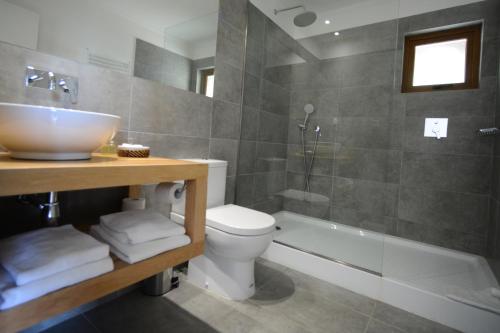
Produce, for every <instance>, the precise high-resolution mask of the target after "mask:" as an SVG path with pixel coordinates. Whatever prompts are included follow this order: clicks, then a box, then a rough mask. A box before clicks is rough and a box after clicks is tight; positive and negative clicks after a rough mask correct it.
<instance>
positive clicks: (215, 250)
mask: <svg viewBox="0 0 500 333" xmlns="http://www.w3.org/2000/svg"><path fill="white" fill-rule="evenodd" d="M189 161H193V162H200V163H207V164H208V186H207V192H208V193H207V213H206V241H205V254H204V255H201V256H198V257H196V258H193V259H191V260H190V261H189V268H188V281H190V282H191V283H193V284H195V285H197V286H199V287H201V288H204V289H208V290H210V291H213V292H215V293H218V294H219V295H222V296H224V297H226V298H229V299H232V300H244V299H247V298H249V297H251V296H252V295H253V294H254V293H255V277H254V264H255V259H256V258H257V257H258V256H260V255H261V254H262V253H263V252H264V251H265V250H266V249H267V247H268V246H269V244H270V243H271V241H272V238H273V231H274V229H275V228H274V224H275V220H274V217H272V216H271V215H269V214H265V213H262V212H258V211H255V210H253V209H248V208H244V207H240V206H237V205H224V196H225V191H226V171H227V162H226V161H218V160H202V159H194V160H189ZM170 217H171V219H172V220H173V221H175V222H177V223H183V222H184V201H183V202H181V203H179V204H176V205H173V206H172V212H171V214H170Z"/></svg>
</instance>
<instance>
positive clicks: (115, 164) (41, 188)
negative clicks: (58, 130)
mask: <svg viewBox="0 0 500 333" xmlns="http://www.w3.org/2000/svg"><path fill="white" fill-rule="evenodd" d="M207 170H208V167H207V165H206V164H200V163H194V162H188V161H181V160H172V159H166V158H157V157H149V158H127V157H118V156H116V155H103V154H93V155H92V159H90V160H82V161H34V160H16V159H12V158H10V156H9V154H8V153H0V196H7V195H18V194H32V193H44V192H50V191H70V190H82V189H91V188H103V187H114V186H126V185H133V184H153V183H159V182H168V181H174V180H180V179H195V178H198V177H200V176H206V174H207V172H208V171H207Z"/></svg>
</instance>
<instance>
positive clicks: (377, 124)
mask: <svg viewBox="0 0 500 333" xmlns="http://www.w3.org/2000/svg"><path fill="white" fill-rule="evenodd" d="M491 5H492V4H491V3H490V2H479V3H474V4H471V5H467V6H461V7H455V8H450V9H446V10H441V11H437V12H432V13H427V14H423V15H418V16H412V17H407V18H403V19H399V20H394V21H387V22H381V23H377V24H372V25H369V26H365V27H359V28H354V29H349V30H345V31H342V33H341V35H340V36H339V37H338V38H337V39H336V40H335V41H334V42H332V36H331V35H328V36H316V37H312V38H309V39H306V40H300V42H301V43H302V44H303V45H308V46H310V45H314V48H313V49H311V50H313V53H314V55H312V54H310V53H309V54H307V55H306V54H304V51H303V50H302V48H300V46H299V45H298V43H297V42H296V41H293V40H292V39H291V38H290V37H289V36H287V35H286V34H285V33H284V32H283V31H280V30H279V28H277V27H275V26H274V25H271V24H268V23H267V22H268V21H267V20H266V18H265V17H263V15H262V14H259V12H258V11H257V10H256V9H252V11H251V12H250V21H249V37H248V44H247V73H246V78H245V89H244V90H245V91H244V94H245V97H244V104H245V105H246V106H245V107H244V109H243V110H244V111H243V112H244V114H243V121H242V133H243V137H242V142H241V143H242V144H241V148H240V149H241V152H242V153H243V152H244V151H246V152H247V153H246V155H245V157H244V158H240V163H239V169H238V171H239V173H240V175H239V176H238V191H237V202H239V203H242V204H245V205H249V206H252V207H255V208H258V209H259V208H260V207H259V204H258V203H259V200H265V202H267V206H266V207H265V208H266V209H270V207H271V208H272V210H271V211H277V210H281V209H285V210H290V211H295V212H298V213H302V214H306V215H310V216H315V217H320V218H323V219H325V220H335V221H339V222H341V223H344V224H351V225H354V226H360V227H363V228H367V229H371V230H376V231H381V232H386V233H388V234H393V235H397V236H401V237H404V238H408V239H413V240H418V241H423V242H427V243H431V244H436V245H440V246H445V247H448V248H453V249H458V250H463V251H467V252H472V253H478V254H483V255H484V254H486V252H487V237H488V234H489V233H490V234H491V231H489V228H488V226H489V221H490V216H489V215H490V214H489V213H490V212H491V211H490V198H491V194H492V193H493V197H496V199H493V200H491V201H492V202H493V203H496V205H497V206H498V190H496V192H495V186H492V184H493V182H492V181H491V178H490V176H489V175H491V174H492V173H493V174H495V175H498V173H499V172H498V170H499V169H498V165H499V164H498V160H499V157H498V151H499V150H498V149H497V155H496V161H497V164H494V161H493V155H492V152H493V140H492V138H480V137H478V136H476V135H475V131H476V130H477V129H478V128H480V127H489V126H493V125H494V121H495V110H497V113H498V107H497V105H496V94H497V82H498V48H497V47H496V45H498V35H497V30H496V25H497V20H498V18H497V17H496V15H495V13H497V11H495V9H492V8H491V7H490V6H491ZM476 20H484V46H483V59H482V74H481V84H480V88H479V89H476V90H463V91H442V92H431V93H412V94H402V93H400V92H399V91H400V85H401V67H402V46H403V42H404V38H403V37H404V35H405V34H406V33H408V32H412V31H418V30H422V29H427V28H435V27H443V26H447V25H451V24H456V23H462V22H470V21H476ZM254 22H255V24H254ZM262 22H266V24H262ZM268 26H271V28H268ZM254 27H255V28H254ZM263 27H266V28H267V30H263ZM262 35H264V37H262ZM276 35H279V36H280V42H281V45H283V47H281V48H279V47H276V46H273V47H272V48H270V49H269V50H268V48H267V47H266V49H265V50H264V52H263V51H262V45H266V44H265V43H266V40H272V38H273V37H274V36H276ZM272 44H273V45H274V44H277V42H276V41H274V40H272ZM268 46H269V45H268ZM278 49H279V50H280V51H279V52H282V53H276V52H275V50H278ZM283 49H287V50H288V52H293V53H295V55H298V54H301V57H302V58H303V59H304V60H306V61H304V62H303V63H300V64H294V65H287V64H281V65H280V64H279V59H276V58H277V57H278V58H279V57H280V56H283V57H284V54H283V51H282V50H283ZM299 50H302V51H300V53H299ZM272 52H275V53H274V54H273V53H272ZM262 53H265V55H264V56H263V57H264V60H260V61H259V59H261V58H259V56H261V57H262ZM269 54H272V55H271V56H269ZM266 55H268V58H270V59H272V60H273V61H272V67H270V66H271V65H270V64H269V62H266V60H267V59H266ZM285 55H286V53H285ZM315 56H318V57H322V58H323V57H326V58H327V59H325V60H321V61H319V60H317V59H316V58H315ZM259 74H260V75H259ZM287 94H288V95H289V100H288V102H287V101H285V99H286V95H287ZM259 98H260V99H259ZM306 103H312V104H314V105H315V108H316V111H315V112H314V113H313V114H312V116H311V117H310V126H309V130H308V133H307V135H306V140H307V143H308V144H307V147H306V150H312V143H313V142H314V141H313V139H314V135H313V133H312V127H313V125H316V124H319V125H320V126H321V128H322V136H321V138H320V144H319V146H318V151H317V154H316V160H315V164H314V166H313V168H312V176H311V180H310V183H311V184H310V186H311V191H312V192H314V193H317V194H320V195H322V196H324V197H326V198H328V200H329V201H328V202H327V203H326V204H325V203H324V202H322V203H320V204H319V203H318V202H316V203H313V202H310V201H306V200H302V201H301V200H297V199H296V198H295V199H285V200H284V202H283V200H282V197H281V196H280V195H277V194H278V193H279V192H282V191H283V189H286V188H288V189H296V190H303V188H304V180H303V170H304V167H303V160H302V158H303V152H302V148H301V145H300V141H301V139H300V131H299V129H298V127H297V123H299V122H302V121H303V119H304V112H303V107H304V105H305V104H306ZM287 106H288V110H287ZM279 117H282V118H279ZM285 117H288V126H287V130H286V131H287V132H288V133H287V140H283V139H282V132H285V129H283V130H281V129H280V127H279V126H276V124H277V123H278V122H280V120H281V121H282V120H283V119H284V118H285ZM426 117H447V118H449V132H448V133H449V136H448V138H446V139H443V140H440V141H438V140H436V139H431V138H424V137H423V125H424V119H425V118H426ZM263 118H264V119H265V121H261V119H263ZM497 122H498V114H497ZM267 128H269V129H271V128H272V129H273V133H272V134H271V133H268V132H267ZM283 135H284V134H283ZM261 142H266V143H270V142H274V143H275V144H281V145H283V144H286V146H287V149H286V158H287V164H286V169H283V168H281V169H278V170H273V171H272V172H269V171H267V172H266V173H261V171H258V170H256V169H255V164H256V163H255V161H258V160H259V156H258V153H257V149H256V146H257V144H258V143H261ZM280 154H283V150H279V151H278V152H276V153H274V155H271V156H274V157H277V158H283V156H284V155H280ZM494 168H496V169H495V170H496V172H494V171H493V169H494ZM266 176H268V177H267V178H266ZM498 178H500V177H497V179H498ZM283 179H285V182H283ZM258 181H260V183H258ZM497 183H498V182H497ZM496 186H497V187H498V184H497V185H496ZM492 191H493V192H492ZM495 193H496V194H495ZM279 201H282V202H283V205H282V206H279V205H278V204H274V205H270V203H271V202H278V203H279ZM325 206H326V207H325ZM492 211H493V212H495V210H494V209H493V210H492ZM492 214H493V215H495V214H494V213H492ZM499 215H500V213H496V215H495V216H496V218H497V219H498V216H499ZM490 227H491V225H490ZM497 233H498V228H497Z"/></svg>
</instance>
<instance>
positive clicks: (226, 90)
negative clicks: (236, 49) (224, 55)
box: [214, 58, 243, 104]
mask: <svg viewBox="0 0 500 333" xmlns="http://www.w3.org/2000/svg"><path fill="white" fill-rule="evenodd" d="M215 68H216V74H215V83H214V98H215V99H218V100H222V101H228V102H232V103H237V104H239V103H240V102H241V88H242V78H243V71H242V70H241V69H240V68H236V67H233V66H231V65H229V64H227V63H225V62H222V61H219V60H218V59H217V58H216V60H215Z"/></svg>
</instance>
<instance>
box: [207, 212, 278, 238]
mask: <svg viewBox="0 0 500 333" xmlns="http://www.w3.org/2000/svg"><path fill="white" fill-rule="evenodd" d="M275 222H276V221H275V219H274V217H272V216H271V215H268V214H265V213H262V212H259V211H256V210H253V209H249V208H245V207H241V206H237V205H224V206H219V207H214V208H210V209H207V215H206V223H207V226H209V227H212V228H214V229H218V230H220V231H224V232H227V233H230V234H234V235H240V236H257V235H264V234H267V233H270V232H272V231H273V230H274V224H275Z"/></svg>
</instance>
